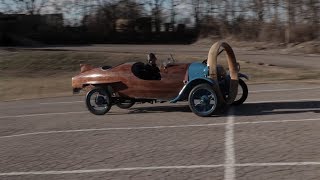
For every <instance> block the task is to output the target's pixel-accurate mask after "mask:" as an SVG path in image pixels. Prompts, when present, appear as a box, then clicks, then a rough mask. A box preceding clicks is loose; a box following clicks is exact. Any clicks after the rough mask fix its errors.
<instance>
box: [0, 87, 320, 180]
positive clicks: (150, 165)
mask: <svg viewBox="0 0 320 180" xmlns="http://www.w3.org/2000/svg"><path fill="white" fill-rule="evenodd" d="M249 91H250V92H249V98H248V100H247V102H246V103H245V104H243V105H241V106H238V107H231V108H229V110H228V111H226V112H224V113H220V114H218V115H214V116H212V117H208V118H201V117H198V116H196V115H194V114H193V113H192V112H191V111H190V109H189V108H188V104H187V103H185V102H182V103H177V104H170V103H157V104H138V105H135V106H133V107H132V108H131V109H128V110H123V109H119V108H117V107H112V109H111V110H110V112H109V113H107V114H106V115H104V116H95V115H92V114H90V113H89V112H88V111H87V109H86V107H85V105H84V102H83V98H84V97H83V96H72V97H59V98H45V99H32V100H18V101H10V102H0V159H1V161H0V179H6V180H7V179H8V180H11V179H32V180H33V179H49V180H51V179H59V180H60V179H68V180H70V179H121V180H122V179H137V180H141V179H174V180H177V179H188V180H189V179H228V180H235V179H237V180H238V179H239V180H248V179H249V180H250V179H253V180H256V179H290V180H292V179H303V180H306V179H320V154H319V149H320V131H319V129H320V114H319V113H320V85H319V84H283V83H282V84H260V85H249Z"/></svg>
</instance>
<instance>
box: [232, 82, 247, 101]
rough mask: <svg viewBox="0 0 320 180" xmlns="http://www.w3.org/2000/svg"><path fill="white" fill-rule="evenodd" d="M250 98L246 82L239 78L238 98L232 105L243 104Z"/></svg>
mask: <svg viewBox="0 0 320 180" xmlns="http://www.w3.org/2000/svg"><path fill="white" fill-rule="evenodd" d="M247 98H248V86H247V85H246V83H245V82H244V81H243V80H242V79H239V85H238V94H237V97H236V99H235V100H234V101H233V103H232V105H235V106H238V105H241V104H243V103H244V102H245V101H246V100H247Z"/></svg>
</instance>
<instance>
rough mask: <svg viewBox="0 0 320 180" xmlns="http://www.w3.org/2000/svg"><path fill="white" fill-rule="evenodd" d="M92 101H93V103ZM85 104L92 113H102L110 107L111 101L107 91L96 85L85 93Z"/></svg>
mask: <svg viewBox="0 0 320 180" xmlns="http://www.w3.org/2000/svg"><path fill="white" fill-rule="evenodd" d="M94 96H95V97H94ZM92 98H94V99H92ZM92 101H94V104H93V102H92ZM86 105H87V108H88V110H89V111H90V112H91V113H92V114H95V115H104V114H106V113H107V112H108V111H109V110H110V109H111V106H112V103H111V100H110V95H109V93H108V92H107V91H106V90H105V89H103V88H100V87H97V88H94V89H92V90H91V91H89V92H88V93H87V95H86ZM93 105H95V106H97V107H95V106H93Z"/></svg>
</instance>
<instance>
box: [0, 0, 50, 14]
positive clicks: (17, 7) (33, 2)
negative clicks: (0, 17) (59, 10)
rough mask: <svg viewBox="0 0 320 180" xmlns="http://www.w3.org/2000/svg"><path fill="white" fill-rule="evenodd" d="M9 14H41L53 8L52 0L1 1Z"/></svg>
mask: <svg viewBox="0 0 320 180" xmlns="http://www.w3.org/2000/svg"><path fill="white" fill-rule="evenodd" d="M0 3H1V5H2V7H4V8H6V9H5V10H4V11H5V12H8V13H24V14H31V15H34V14H40V13H41V11H43V10H44V9H45V8H46V7H53V1H52V0H1V2H0Z"/></svg>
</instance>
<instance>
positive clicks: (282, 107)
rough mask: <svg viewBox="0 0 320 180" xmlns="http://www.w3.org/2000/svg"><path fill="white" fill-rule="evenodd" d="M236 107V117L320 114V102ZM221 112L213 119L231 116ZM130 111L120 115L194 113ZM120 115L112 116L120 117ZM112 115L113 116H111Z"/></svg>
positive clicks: (166, 108) (172, 108)
mask: <svg viewBox="0 0 320 180" xmlns="http://www.w3.org/2000/svg"><path fill="white" fill-rule="evenodd" d="M231 107H234V108H233V109H234V111H233V115H235V116H259V115H276V114H294V113H305V112H313V113H320V101H305V102H266V103H250V104H242V105H240V106H231ZM231 107H229V108H227V109H222V110H219V111H218V112H216V113H215V115H213V116H211V117H225V116H228V115H230V111H228V110H230V108H231ZM128 110H129V111H127V112H125V113H120V114H140V113H168V112H187V113H192V112H191V110H190V108H189V106H188V105H161V106H157V105H154V106H149V107H132V108H130V109H128ZM120 114H118V113H115V114H112V115H120ZM110 115H111V114H110Z"/></svg>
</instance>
